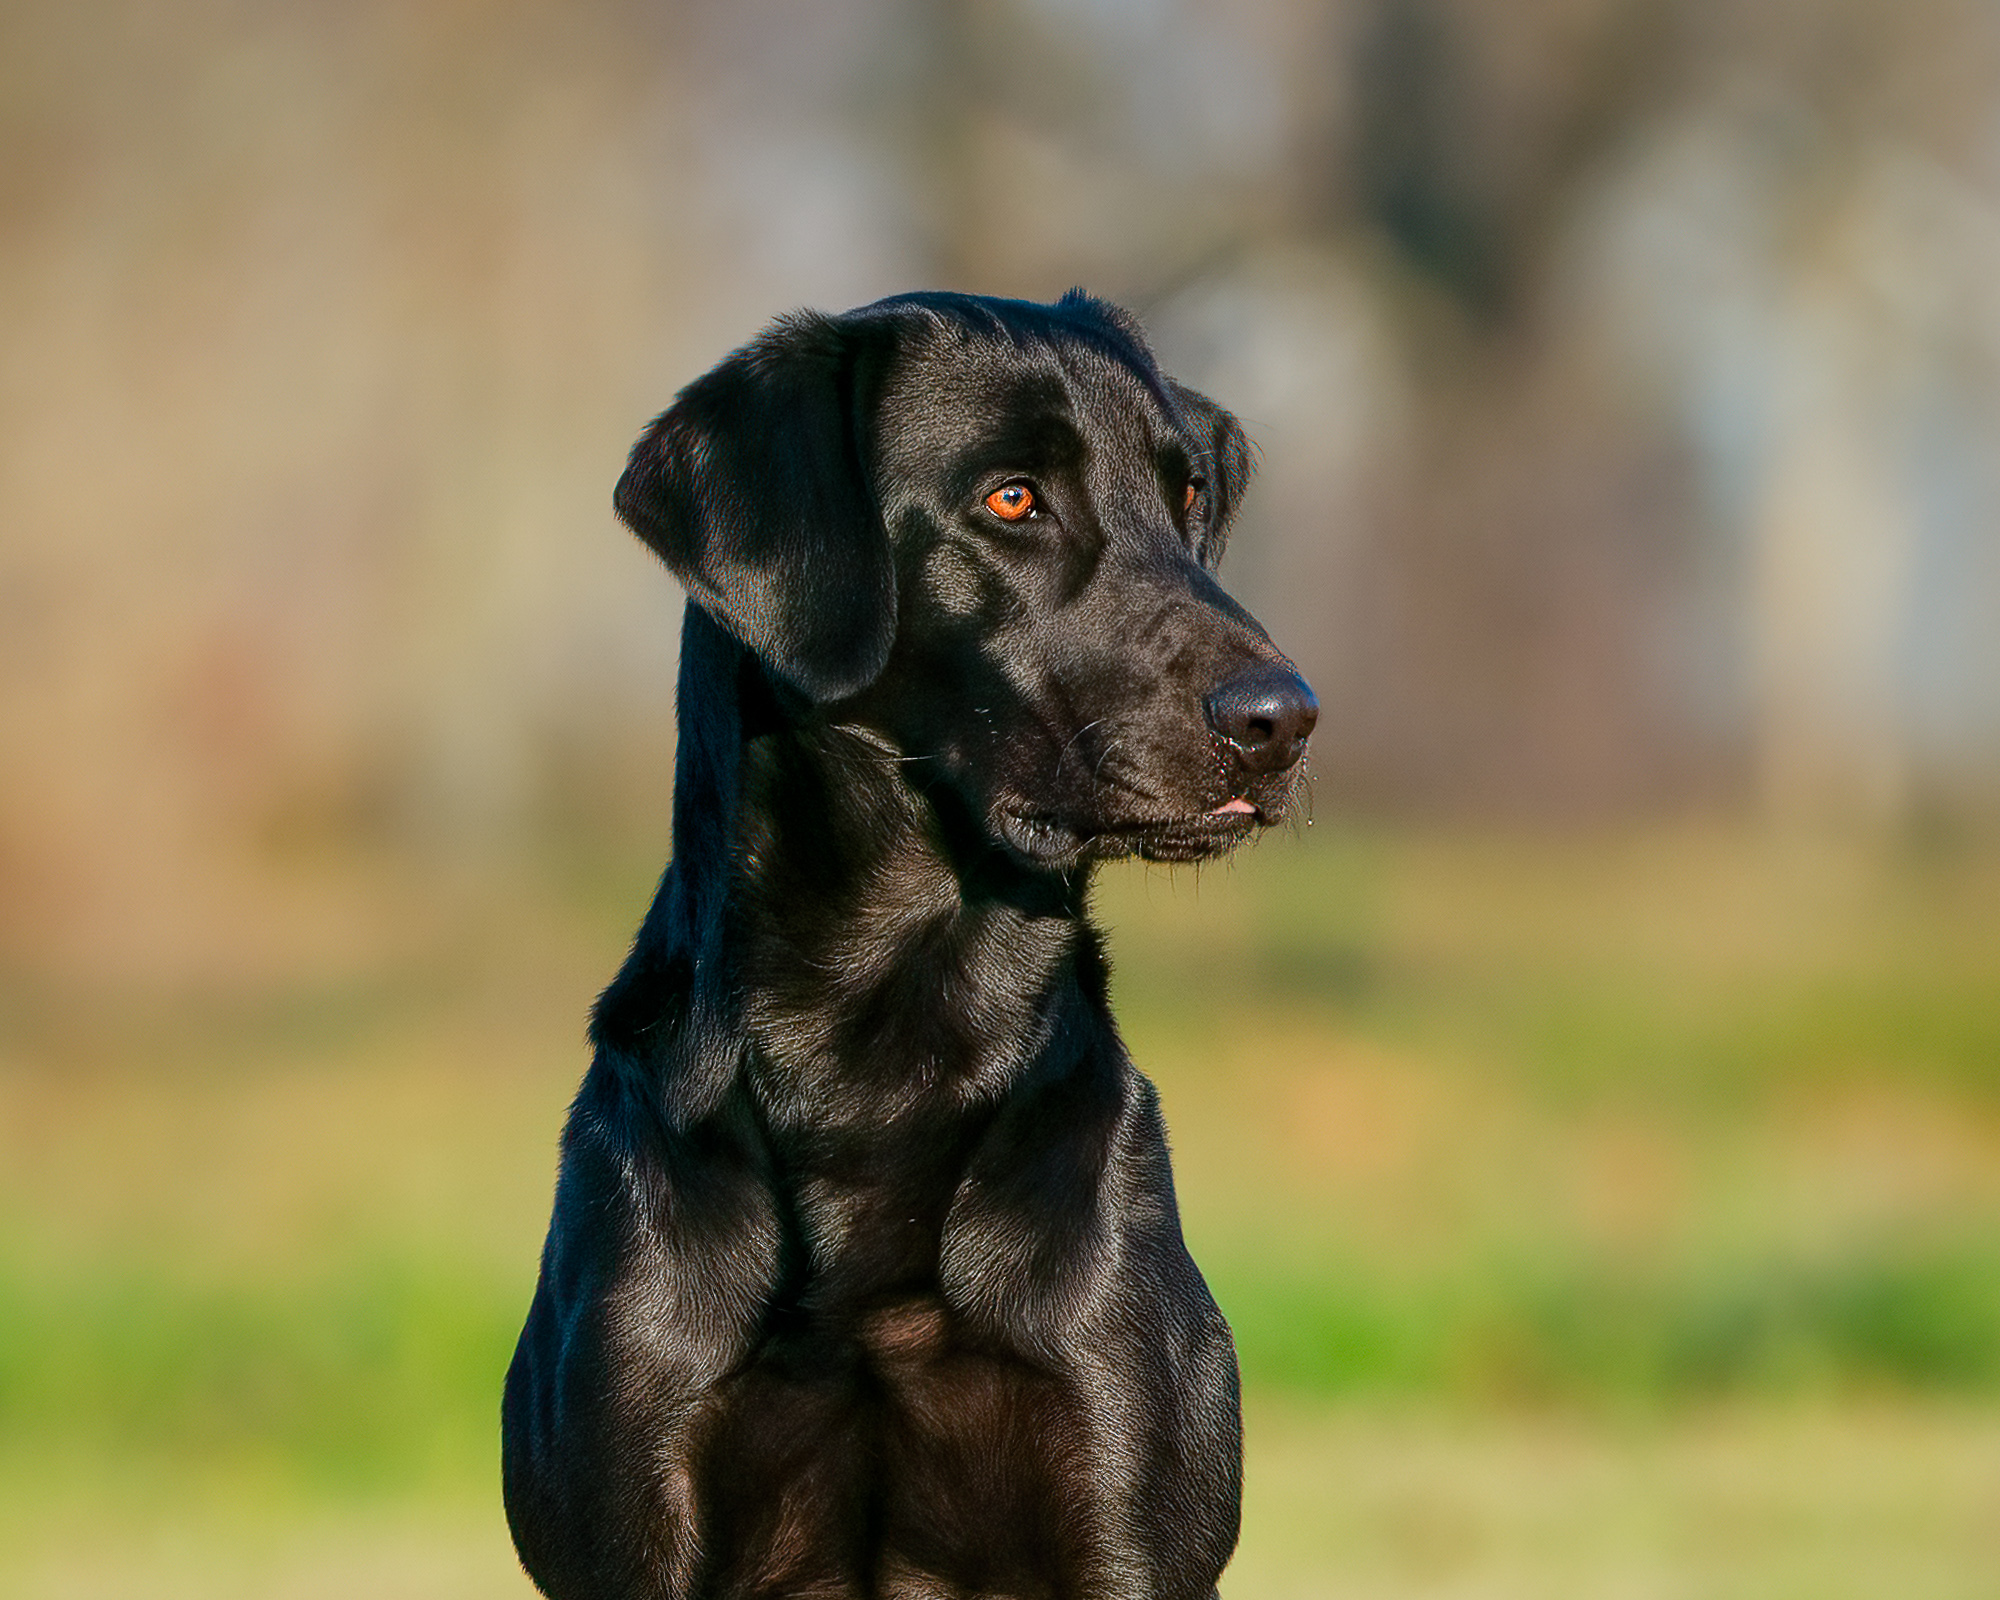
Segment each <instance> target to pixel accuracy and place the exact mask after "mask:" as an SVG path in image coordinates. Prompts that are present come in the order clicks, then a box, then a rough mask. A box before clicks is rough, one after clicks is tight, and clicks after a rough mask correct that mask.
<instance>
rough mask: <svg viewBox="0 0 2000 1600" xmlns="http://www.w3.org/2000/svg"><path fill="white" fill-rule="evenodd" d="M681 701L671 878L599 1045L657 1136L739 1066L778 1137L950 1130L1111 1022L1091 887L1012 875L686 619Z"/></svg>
mask: <svg viewBox="0 0 2000 1600" xmlns="http://www.w3.org/2000/svg"><path fill="white" fill-rule="evenodd" d="M678 700H679V707H678V710H679V727H680V736H679V748H678V750H677V752H676V757H675V776H674V847H673V860H672V863H671V865H670V867H669V869H668V871H667V875H666V877H665V878H664V880H663V881H662V883H661V885H660V890H659V893H658V894H657V895H656V896H655V898H654V901H653V905H652V908H651V910H650V911H648V913H647V915H646V920H645V922H644V924H643V925H642V926H641V927H640V930H639V934H638V938H637V939H636V941H635V942H634V945H633V949H632V954H631V956H630V957H629V958H628V959H627V961H626V963H625V966H624V968H623V969H622V970H621V971H620V973H619V975H618V977H617V979H616V980H615V981H614V982H613V983H612V984H611V986H610V987H609V988H608V989H606V991H605V992H604V995H603V996H602V997H601V998H600V1000H599V1002H598V1006H597V1011H596V1014H595V1017H594V1019H593V1024H592V1036H593V1038H594V1040H595V1041H596V1043H597V1044H598V1046H599V1048H600V1051H601V1052H602V1053H603V1055H604V1056H605V1057H606V1058H607V1059H608V1061H609V1063H610V1065H611V1066H612V1067H613V1068H614V1069H615V1070H617V1071H619V1072H620V1073H621V1074H623V1075H625V1076H628V1077H633V1078H636V1079H638V1080H641V1081H643V1082H645V1083H648V1084H650V1085H652V1093H653V1094H654V1095H657V1096H658V1097H659V1099H660V1101H661V1109H662V1110H663V1111H665V1112H666V1114H667V1115H668V1117H669V1118H670V1119H671V1120H673V1121H675V1122H678V1123H682V1124H683V1125H685V1124H687V1123H689V1122H693V1121H698V1120H700V1118H701V1117H703V1116H704V1115H706V1114H707V1113H708V1112H709V1111H710V1110H712V1109H713V1108H715V1107H716V1106H718V1105H719V1104H720V1103H721V1102H722V1100H723V1098H724V1097H725V1096H726V1095H727V1093H728V1091H729V1087H730V1085H731V1083H732V1082H734V1081H735V1080H736V1078H737V1076H738V1074H739V1073H740V1072H741V1071H743V1070H744V1068H745V1066H746V1064H747V1065H748V1066H749V1067H750V1068H751V1070H753V1071H754V1072H755V1073H756V1074H757V1076H758V1079H759V1082H758V1089H759V1093H760V1098H762V1099H763V1100H764V1101H765V1102H766V1110H767V1112H768V1113H770V1114H771V1115H773V1116H774V1117H777V1118H778V1119H780V1120H783V1119H784V1114H785V1112H786V1111H787V1110H788V1109H790V1110H795V1111H796V1112H797V1113H798V1115H799V1116H800V1118H801V1120H802V1121H809V1122H811V1123H813V1124H814V1125H816V1126H820V1127H825V1126H827V1125H828V1123H829V1122H830V1121H837V1120H838V1119H839V1116H840V1112H841V1106H842V1103H843V1101H846V1102H851V1103H852V1105H853V1106H854V1107H855V1108H856V1114H857V1115H859V1114H860V1108H861V1107H863V1106H866V1108H867V1115H868V1116H869V1117H870V1118H872V1119H875V1120H878V1121H879V1119H880V1118H881V1115H882V1108H883V1106H884V1105H885V1103H890V1104H894V1105H897V1106H900V1107H903V1108H905V1109H907V1110H909V1111H910V1112H912V1113H920V1112H921V1111H923V1110H924V1109H925V1108H930V1109H934V1110H939V1111H947V1110H949V1109H950V1108H951V1107H952V1106H953V1105H967V1104H974V1103H978V1102H980V1101H984V1100H990V1099H991V1098H992V1097H994V1096H997V1095H998V1094H999V1093H1000V1092H1001V1091H1002V1090H1004V1089H1005V1088H1006V1087H1007V1086H1008V1085H1009V1084H1010V1083H1012V1082H1014V1081H1016V1080H1017V1079H1018V1078H1019V1077H1020V1075H1021V1074H1023V1073H1024V1072H1027V1071H1029V1070H1030V1069H1031V1068H1035V1069H1039V1070H1045V1071H1047V1070H1060V1067H1061V1060H1060V1058H1061V1057H1062V1056H1063V1054H1064V1052H1065V1049H1066V1048H1067V1046H1066V1045H1065V1043H1064V1039H1065V1038H1066V1037H1075V1038H1078V1039H1080V1038H1081V1036H1082V1035H1084V1034H1086V1033H1090V1032H1092V1031H1094V1029H1093V1026H1092V1023H1093V1021H1094V1020H1095V1019H1106V1018H1108V1014H1109V1013H1108V1007H1107V1005H1106V998H1105V968H1104V963H1103V959H1102V955H1101V953H1100V948H1099V945H1098V941H1097V936H1096V933H1095V931H1094V930H1093V929H1092V928H1091V927H1090V925H1089V923H1088V921H1087V920H1086V918H1085V916H1084V897H1085V894H1086V891H1087V887H1088V884H1087V879H1086V876H1085V869H1077V870H1076V871H1074V872H1070V873H1051V872H1045V871H1037V870H1035V869H1034V868H1032V867H1030V866H1028V865H1027V864H1025V863H1022V862H1020V861H1019V860H1018V859H1017V858H1015V857H1013V856H1011V855H1009V854H1008V853H1007V852H1006V851H1005V850H1004V848H1003V847H1002V846H1000V845H998V844H996V843H994V842H992V841H991V840H990V839H989V838H988V837H987V835H986V832H985V829H984V827H983V825H982V824H981V823H980V822H979V820H978V819H977V818H975V817H973V816H972V815H971V814H970V812H969V811H968V809H967V808H966V807H965V805H964V803H963V802H962V801H961V800H960V799H959V798H958V796H957V794H956V792H955V791H954V790H952V789H951V788H949V787H948V786H947V785H944V784H938V783H927V781H926V779H927V777H928V776H929V774H928V772H927V770H926V764H925V763H922V762H912V761H909V760H907V759H904V758H903V757H901V755H900V754H899V752H897V751H896V750H894V749H893V748H892V747H891V746H889V745H888V744H887V743H886V742H885V741H883V740H882V739H881V738H880V737H879V736H872V735H870V734H869V733H868V732H867V731H865V730H860V729H855V728H850V727H845V726H842V725H841V724H839V723H838V722H835V721H831V720H829V719H828V718H826V717H825V716H823V715H820V714H819V713H817V712H816V711H815V710H814V709H813V708H810V707H802V706H799V705H795V704H794V705H787V704H785V703H783V697H782V695H781V693H780V692H778V691H774V690H773V688H772V687H771V685H770V683H769V681H768V680H767V679H766V677H765V675H764V673H763V670H762V669H761V668H760V667H759V666H758V664H757V663H756V661H755V658H754V657H752V656H750V655H749V653H748V652H746V651H745V650H744V649H743V647H742V646H741V645H740V644H738V643H737V642H736V641H735V640H733V639H731V638H730V637H729V636H728V635H727V634H725V633H724V632H723V631H722V630H721V629H720V628H719V627H717V626H716V624H715V623H714V622H713V621H712V620H711V619H710V618H709V617H708V616H707V615H706V614H705V613H704V612H702V611H701V610H700V609H699V608H697V607H694V606H690V607H689V609H688V616H687V622H686V625H685V627H684V629H683V632H682V639H681V671H680V685H679V693H678ZM1104 1025H1105V1026H1108V1021H1106V1022H1105V1023H1104ZM731 1040H735V1041H740V1042H739V1043H738V1044H735V1045H731V1044H729V1043H728V1042H727V1041H731ZM696 1045H699V1046H700V1049H699V1051H698V1052H697V1051H696V1049H695V1047H696ZM746 1046H747V1048H745V1047H746ZM1078 1047H1079V1048H1080V1045H1079V1046H1078ZM1071 1053H1074V1052H1073V1051H1072V1052H1071ZM885 1091H886V1099H885Z"/></svg>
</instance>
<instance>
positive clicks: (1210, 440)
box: [1167, 378, 1253, 570]
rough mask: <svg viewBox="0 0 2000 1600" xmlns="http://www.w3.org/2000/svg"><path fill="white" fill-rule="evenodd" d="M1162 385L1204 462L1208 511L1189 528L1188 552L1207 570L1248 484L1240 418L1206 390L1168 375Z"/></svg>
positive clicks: (1224, 540) (1248, 461) (1248, 462)
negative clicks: (1192, 529) (1192, 547)
mask: <svg viewBox="0 0 2000 1600" xmlns="http://www.w3.org/2000/svg"><path fill="white" fill-rule="evenodd" d="M1167 387H1168V388H1169V389H1171V390H1172V391H1173V394H1174V398H1175V399H1176V400H1177V401H1179V402H1180V406H1181V411H1182V413H1183V414H1184V416H1185V417H1186V421H1187V427H1188V431H1189V433H1190V434H1192V435H1193V437H1192V438H1191V439H1190V440H1189V443H1191V444H1193V445H1194V446H1195V447H1196V454H1197V456H1198V457H1200V458H1202V459H1203V461H1204V463H1205V465H1206V466H1207V467H1208V472H1209V484H1208V517H1207V521H1206V523H1205V525H1204V526H1203V527H1201V528H1199V529H1197V530H1196V531H1195V550H1194V553H1195V558H1196V559H1197V560H1198V561H1200V562H1201V564H1202V565H1203V566H1204V567H1208V568H1210V569H1211V570H1213V568H1214V567H1215V565H1216V563H1217V562H1219V561H1220V560H1221V559H1222V547H1223V545H1224V544H1226V543H1227V542H1228V539H1229V524H1230V523H1231V522H1233V521H1234V520H1235V519H1236V508H1237V507H1238V506H1240V505H1241V504H1242V503H1243V491H1244V490H1245V489H1247V488H1249V487H1250V474H1251V472H1252V470H1253V462H1252V458H1251V455H1250V440H1249V438H1248V437H1247V436H1246V435H1245V434H1244V432H1243V424H1242V423H1240V422H1238V421H1237V420H1236V418H1235V416H1234V415H1233V414H1231V413H1230V412H1227V411H1225V410H1223V409H1222V407H1221V406H1219V405H1217V404H1216V403H1215V402H1214V401H1213V400H1211V399H1209V397H1208V396H1207V395H1205V394H1200V393H1197V392H1196V391H1195V390H1193V389H1190V388H1188V387H1187V386H1186V385H1185V384H1180V383H1175V382H1174V380H1173V379H1171V378H1169V379H1167Z"/></svg>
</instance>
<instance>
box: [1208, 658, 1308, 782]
mask: <svg viewBox="0 0 2000 1600" xmlns="http://www.w3.org/2000/svg"><path fill="white" fill-rule="evenodd" d="M1204 704H1205V705H1206V707H1207V710H1208V725H1209V726H1210V727H1211V728H1213V729H1214V730H1215V734H1216V737H1217V738H1219V739H1221V740H1222V741H1223V742H1224V743H1226V744H1228V745H1229V746H1231V748H1233V749H1234V750H1235V752H1236V759H1237V760H1238V761H1239V762H1240V763H1241V764H1242V765H1243V767H1244V768H1245V770H1247V771H1249V772H1256V773H1265V772H1282V771H1284V770H1285V768H1287V767H1289V766H1290V765H1291V764H1292V763H1293V762H1294V761H1296V760H1298V759H1299V757H1300V756H1302V755H1303V754H1305V748H1306V737H1307V736H1308V735H1309V734H1310V733H1311V732H1312V731H1313V724H1314V723H1315V722H1317V721H1319V701H1317V700H1316V699H1314V698H1313V692H1312V688H1311V686H1310V685H1308V684H1307V682H1306V680H1305V679H1304V678H1301V677H1300V676H1299V675H1298V674H1297V673H1296V672H1294V671H1292V670H1291V669H1290V668H1289V667H1276V666H1261V667H1252V668H1251V669H1250V670H1249V671H1248V672H1239V673H1238V674H1237V675H1236V676H1235V677H1233V678H1229V679H1225V680H1224V681H1223V682H1222V683H1221V684H1220V685H1219V686H1218V687H1217V688H1216V689H1215V691H1214V692H1213V693H1212V694H1210V695H1209V697H1208V699H1207V700H1206V701H1205V702H1204Z"/></svg>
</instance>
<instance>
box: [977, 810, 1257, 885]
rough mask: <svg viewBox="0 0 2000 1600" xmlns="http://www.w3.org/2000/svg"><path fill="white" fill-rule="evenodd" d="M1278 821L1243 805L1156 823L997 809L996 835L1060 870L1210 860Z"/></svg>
mask: <svg viewBox="0 0 2000 1600" xmlns="http://www.w3.org/2000/svg"><path fill="white" fill-rule="evenodd" d="M1276 820H1277V818H1275V817H1271V816H1267V815H1266V814H1265V813H1264V812H1263V811H1261V810H1259V809H1257V808H1256V807H1254V806H1250V805H1247V804H1245V803H1243V802H1240V801H1237V802H1231V803H1230V805H1229V806H1228V807H1227V808H1218V809H1216V810H1214V811H1209V812H1202V813H1197V814H1196V815H1193V816H1188V817H1174V818H1169V819H1166V820H1163V821H1159V822H1117V823H1110V822H1104V823H1093V822H1089V821H1084V820H1080V819H1070V818H1066V817H1059V816H1055V815H1052V814H1049V813H1041V812H1017V811H1001V812H999V813H997V814H996V815H995V818H994V825H995V832H996V833H997V834H998V835H999V837H1000V840H1001V842H1002V843H1003V844H1005V845H1007V846H1008V847H1009V848H1010V849H1012V850H1013V851H1014V852H1015V853H1017V854H1019V855H1022V856H1025V857H1026V858H1027V859H1028V860H1029V861H1030V862H1032V863H1033V864H1034V865H1036V866H1040V867H1045V868H1048V869H1050V870H1057V871H1060V870H1063V869H1066V868H1070V867H1076V866H1081V865H1083V864H1085V863H1087V862H1095V861H1118V860H1123V859H1126V858H1128V857H1131V856H1138V857H1140V858H1142V859H1143V860H1146V861H1162V862H1175V863H1177V862H1191V861H1208V860H1211V859H1213V858H1214V857H1216V856H1220V855H1226V854H1227V853H1228V852H1229V851H1231V850H1233V849H1235V848H1236V846H1237V845H1239V844H1241V843H1242V842H1243V841H1244V840H1245V839H1247V838H1248V837H1249V836H1250V835H1251V834H1253V833H1255V832H1256V831H1257V830H1258V829H1260V828H1266V827H1269V826H1270V825H1271V824H1272V823H1273V822H1275V821H1276Z"/></svg>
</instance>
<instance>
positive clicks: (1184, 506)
mask: <svg viewBox="0 0 2000 1600" xmlns="http://www.w3.org/2000/svg"><path fill="white" fill-rule="evenodd" d="M1207 487H1208V483H1207V481H1206V480H1205V479H1202V478H1193V479H1190V480H1189V482H1188V486H1187V497H1186V498H1185V499H1183V500H1182V501H1181V510H1183V511H1192V510H1194V503H1195V501H1196V500H1197V499H1199V498H1200V496H1201V492H1202V490H1204V489H1206V488H1207Z"/></svg>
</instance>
